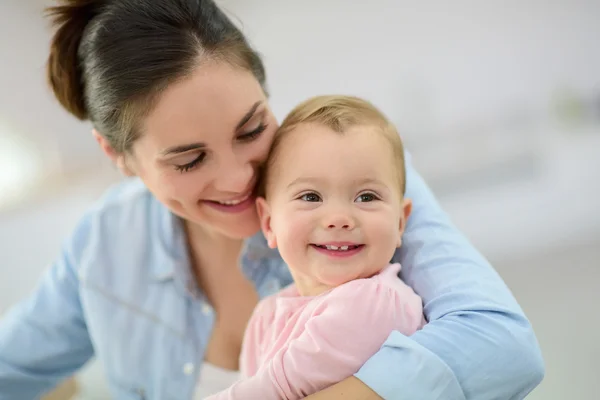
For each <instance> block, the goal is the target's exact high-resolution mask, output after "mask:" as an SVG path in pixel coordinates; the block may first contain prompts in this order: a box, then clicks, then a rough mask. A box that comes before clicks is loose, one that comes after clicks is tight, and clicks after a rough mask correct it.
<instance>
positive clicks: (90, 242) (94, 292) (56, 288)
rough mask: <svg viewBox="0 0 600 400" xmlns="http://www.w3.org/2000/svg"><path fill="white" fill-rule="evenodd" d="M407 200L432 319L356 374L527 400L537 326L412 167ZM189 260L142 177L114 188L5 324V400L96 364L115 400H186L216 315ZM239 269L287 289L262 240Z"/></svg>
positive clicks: (408, 273)
mask: <svg viewBox="0 0 600 400" xmlns="http://www.w3.org/2000/svg"><path fill="white" fill-rule="evenodd" d="M407 197H409V198H411V199H412V200H413V213H412V215H411V217H410V219H409V222H408V226H407V230H406V233H405V234H404V238H403V246H402V248H401V250H399V251H398V252H397V253H396V255H395V256H394V257H395V260H394V261H399V262H400V263H401V264H402V266H403V269H402V275H401V277H402V278H403V279H404V281H405V282H406V283H407V284H408V285H410V286H412V287H413V288H414V289H415V291H416V292H417V293H418V294H419V295H420V296H421V297H422V298H423V302H424V310H425V315H426V317H427V319H428V321H429V324H428V325H426V326H425V328H424V329H423V330H421V331H419V332H417V333H416V334H414V335H413V336H410V337H406V336H403V335H402V334H400V333H398V332H392V333H391V334H390V336H389V338H388V340H387V341H386V342H385V343H384V344H383V346H382V348H381V349H380V351H379V352H378V353H377V354H375V355H374V356H373V357H372V358H371V359H370V360H368V361H367V363H366V364H365V365H364V366H363V367H362V368H361V370H360V371H359V372H358V373H357V374H356V376H357V377H358V378H359V379H360V380H362V381H363V382H364V383H366V384H367V385H368V386H370V387H371V388H372V389H373V390H374V391H376V392H377V393H378V394H379V395H380V396H381V397H383V398H384V399H398V400H400V399H411V400H415V399H418V400H421V399H424V400H435V399H443V400H459V399H482V400H493V399H501V400H510V399H522V398H524V397H525V396H526V395H527V393H529V392H530V391H531V390H532V389H533V388H534V387H535V386H537V385H538V384H539V382H540V381H541V380H542V378H543V375H544V365H543V361H542V357H541V353H540V349H539V346H538V343H537V341H536V338H535V335H534V332H533V330H532V327H531V325H530V323H529V322H528V320H527V319H526V317H525V316H524V314H523V311H522V310H521V308H520V307H519V305H518V304H517V302H516V301H515V299H514V298H513V296H512V294H511V293H510V291H509V289H508V288H507V287H506V286H505V284H504V283H503V281H502V280H501V279H500V277H499V276H498V275H497V273H496V272H495V271H494V269H493V268H492V267H491V266H490V265H489V264H488V262H487V261H486V260H485V259H484V258H483V257H482V256H481V255H480V254H479V253H478V252H477V251H476V250H475V249H474V248H473V247H472V245H471V244H470V243H469V242H468V241H467V240H466V239H465V237H463V235H462V234H461V233H460V232H459V231H458V230H457V229H456V228H455V227H454V226H453V225H452V223H451V222H450V220H449V219H448V217H447V216H446V214H444V212H443V211H442V210H441V209H440V207H439V205H438V203H437V202H436V200H435V198H434V197H433V195H432V193H431V192H430V190H429V189H428V187H427V185H426V184H425V182H424V181H423V180H422V178H421V177H420V176H419V175H418V174H417V173H416V171H415V170H414V169H413V168H412V167H411V165H410V162H408V166H407ZM32 251H35V249H32ZM187 254H188V253H187V249H186V240H185V236H184V231H183V229H182V224H181V222H180V221H179V219H177V218H176V217H174V216H173V215H172V214H171V213H170V212H169V211H168V210H167V209H166V208H165V207H164V206H163V205H162V204H161V203H159V202H158V201H157V200H156V199H155V198H154V197H153V196H152V195H151V194H150V193H149V192H148V191H147V189H146V188H145V187H144V186H143V184H142V183H141V182H140V181H139V180H137V179H131V180H128V181H126V182H124V183H122V184H119V185H117V186H116V187H114V188H112V189H111V190H109V191H108V193H107V194H106V195H105V196H104V197H103V198H102V199H101V200H100V201H99V202H98V203H97V204H96V205H95V207H93V208H92V209H90V210H89V212H87V213H86V215H85V216H84V217H83V218H82V220H81V221H80V223H79V225H78V226H77V228H76V229H75V231H74V232H73V234H72V235H71V237H70V238H69V239H68V240H66V242H65V245H64V248H63V250H62V255H61V257H60V258H59V259H58V260H57V261H56V262H55V263H54V264H53V265H51V266H50V268H49V269H48V270H47V272H46V273H45V274H44V276H43V277H42V278H41V281H40V283H39V286H38V287H37V289H36V290H35V291H34V292H33V294H31V295H30V296H29V297H28V298H27V299H26V300H25V301H23V302H21V303H20V304H17V305H16V306H14V307H13V308H12V309H11V310H10V311H9V312H8V314H7V315H5V316H4V317H3V318H2V320H0V399H7V400H8V399H10V400H14V399H19V400H27V399H33V398H37V397H38V396H39V395H40V393H42V392H44V391H46V390H48V389H50V388H51V387H52V386H54V385H55V384H56V383H57V382H58V381H59V380H61V379H63V378H65V377H67V376H69V375H71V374H73V373H74V372H75V371H76V370H77V369H78V368H80V367H81V366H82V365H83V364H84V363H85V362H86V361H88V360H89V359H90V358H91V357H92V356H96V357H97V358H98V359H99V360H100V361H101V363H102V364H103V365H104V366H105V372H106V375H107V379H108V382H109V385H110V388H111V390H112V392H113V395H114V398H115V399H117V400H133V399H138V400H139V399H154V400H182V399H191V398H192V397H193V393H194V389H195V385H196V383H197V382H198V379H199V376H198V371H199V366H200V365H201V363H202V362H203V359H204V351H205V348H206V344H207V341H208V338H209V335H210V332H211V328H212V326H213V324H214V314H213V311H212V309H211V307H210V306H209V305H208V303H207V301H206V298H205V297H204V295H203V294H202V293H200V292H199V290H198V289H197V286H196V284H195V281H194V279H193V277H192V275H191V273H190V261H189V259H188V255H187ZM3 268H12V269H13V270H14V271H15V273H17V274H18V273H19V266H18V265H11V266H3ZM242 268H243V272H244V273H245V275H246V276H247V277H248V278H249V279H250V280H252V281H253V282H254V284H255V286H256V289H257V291H258V293H259V294H260V296H261V297H264V296H266V295H269V294H272V293H273V292H275V291H277V290H278V289H280V288H282V287H283V286H285V285H287V284H289V283H290V282H291V277H290V275H289V272H288V271H287V268H286V266H285V264H284V263H283V262H282V260H281V258H280V257H279V254H278V253H277V251H274V250H271V249H269V248H268V247H267V246H266V243H265V240H264V238H263V237H262V236H261V235H257V236H255V237H253V238H251V239H250V240H248V241H247V242H246V244H245V249H244V253H243V257H242ZM348 318H351V316H348ZM365 329H368V327H365Z"/></svg>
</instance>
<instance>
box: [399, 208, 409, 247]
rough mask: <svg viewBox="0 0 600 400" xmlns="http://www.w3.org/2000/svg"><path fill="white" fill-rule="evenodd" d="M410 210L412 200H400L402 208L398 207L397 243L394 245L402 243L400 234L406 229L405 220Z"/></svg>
mask: <svg viewBox="0 0 600 400" xmlns="http://www.w3.org/2000/svg"><path fill="white" fill-rule="evenodd" d="M411 211H412V201H411V200H410V199H403V200H402V208H401V209H400V226H399V227H398V244H397V246H396V247H400V246H401V245H402V235H403V234H404V231H405V230H406V222H407V221H408V217H409V216H410V213H411Z"/></svg>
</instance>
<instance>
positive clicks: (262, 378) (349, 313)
mask: <svg viewBox="0 0 600 400" xmlns="http://www.w3.org/2000/svg"><path fill="white" fill-rule="evenodd" d="M411 293H412V295H413V296H414V297H415V298H418V297H417V296H416V295H415V294H414V293H413V292H412V291H411ZM406 300H407V299H405V298H403V296H402V295H401V294H400V293H399V292H398V291H396V290H394V289H393V288H391V287H390V286H389V285H382V284H380V283H379V282H378V281H377V280H374V279H363V280H358V281H353V282H350V283H347V284H345V285H343V286H341V287H339V288H337V289H335V290H334V291H332V292H331V293H330V294H329V295H328V296H327V299H326V300H324V301H323V303H322V304H320V305H319V306H318V308H317V309H316V312H315V315H313V316H312V317H311V318H310V319H309V320H308V322H307V323H306V324H305V325H304V326H303V327H302V333H301V334H300V336H299V337H297V338H296V339H293V340H291V341H290V342H289V344H288V345H286V346H284V347H282V348H281V349H279V350H278V351H276V353H275V355H274V357H273V358H272V359H270V361H268V362H267V363H266V364H264V365H262V366H261V367H260V368H259V369H258V371H257V373H256V375H254V376H253V377H251V378H248V379H243V380H241V381H239V382H237V383H236V384H234V385H233V386H231V387H230V388H229V389H228V390H226V391H224V392H221V393H219V394H217V395H215V396H212V397H209V399H210V400H225V399H259V398H260V399H265V400H270V399H273V400H275V399H277V400H278V399H301V398H304V397H305V396H307V395H310V394H312V393H315V392H317V391H319V390H322V389H325V388H326V387H328V386H330V385H332V384H334V383H337V382H339V381H341V380H343V379H345V378H347V377H350V376H352V374H354V373H356V372H357V371H358V369H359V368H360V367H361V365H363V364H364V362H365V361H366V360H367V359H368V358H369V357H370V356H372V355H373V354H375V352H377V350H379V349H380V348H381V345H382V344H383V342H384V341H385V340H386V338H387V337H388V335H389V334H390V332H391V331H392V330H394V329H397V330H401V331H403V332H404V333H405V334H411V333H413V332H414V331H415V330H416V329H418V328H419V327H420V326H421V324H422V308H421V302H420V299H419V300H418V302H416V303H415V302H414V301H409V302H407V301H406ZM410 300H414V299H410ZM413 304H418V307H413V306H412V305H413ZM367 327H368V328H367Z"/></svg>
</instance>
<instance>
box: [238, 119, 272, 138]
mask: <svg viewBox="0 0 600 400" xmlns="http://www.w3.org/2000/svg"><path fill="white" fill-rule="evenodd" d="M265 129H267V125H265V124H263V123H261V124H260V125H258V126H257V127H256V128H255V129H253V130H251V131H250V132H246V133H243V134H241V135H240V136H238V140H241V141H242V142H251V141H252V140H254V139H256V138H257V137H259V136H260V134H261V133H263V132H264V131H265Z"/></svg>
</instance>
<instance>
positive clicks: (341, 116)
mask: <svg viewBox="0 0 600 400" xmlns="http://www.w3.org/2000/svg"><path fill="white" fill-rule="evenodd" d="M310 123H312V124H319V125H323V126H326V127H327V128H330V129H331V130H333V131H334V132H337V133H341V134H343V133H345V132H346V131H347V130H348V129H350V128H352V127H356V126H365V127H372V128H374V129H372V131H373V132H374V133H376V134H381V135H383V137H384V138H385V139H387V140H388V142H389V143H390V146H391V147H392V151H393V154H394V160H395V162H396V171H397V172H398V179H399V188H400V194H401V195H404V192H405V190H406V170H405V166H404V145H403V144H402V140H401V139H400V135H398V131H397V130H396V127H395V126H394V125H393V124H392V123H391V122H390V121H389V120H388V119H387V118H386V116H385V115H384V114H383V113H382V112H381V111H379V110H378V109H377V108H376V107H375V106H374V105H373V104H371V103H370V102H368V101H366V100H363V99H360V98H358V97H353V96H342V95H337V96H336V95H329V96H316V97H312V98H310V99H308V100H306V101H304V102H302V103H300V104H299V105H297V106H296V107H295V108H294V109H293V110H292V111H291V112H290V113H289V114H288V116H287V117H286V118H285V119H284V120H283V122H282V123H281V126H280V127H279V129H278V130H277V132H276V133H275V138H274V141H273V145H272V147H271V151H270V153H269V157H268V160H267V162H266V164H265V169H264V171H263V179H262V182H261V188H260V194H261V196H265V195H266V189H267V188H268V185H269V178H270V175H271V172H272V171H273V167H274V165H275V163H276V161H277V157H278V155H279V153H280V151H279V149H280V148H281V145H282V142H283V141H284V139H285V138H286V137H287V136H289V134H290V133H291V132H292V131H294V130H295V129H296V128H297V127H298V126H300V125H302V124H310Z"/></svg>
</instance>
